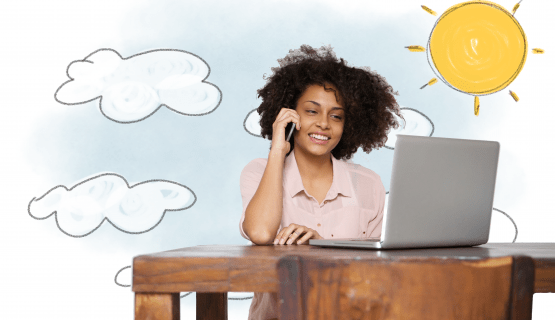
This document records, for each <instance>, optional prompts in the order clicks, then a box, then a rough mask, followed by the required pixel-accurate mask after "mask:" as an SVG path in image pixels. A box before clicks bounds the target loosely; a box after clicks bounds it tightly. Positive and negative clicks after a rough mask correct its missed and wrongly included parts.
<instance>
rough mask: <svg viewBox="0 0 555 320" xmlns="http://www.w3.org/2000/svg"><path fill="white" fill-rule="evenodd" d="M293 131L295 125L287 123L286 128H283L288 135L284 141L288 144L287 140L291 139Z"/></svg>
mask: <svg viewBox="0 0 555 320" xmlns="http://www.w3.org/2000/svg"><path fill="white" fill-rule="evenodd" d="M293 131H295V123H294V122H289V124H288V125H287V127H285V132H289V134H288V135H287V139H285V140H286V141H288V142H289V139H291V135H292V134H293Z"/></svg>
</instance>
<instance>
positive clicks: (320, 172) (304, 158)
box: [294, 148, 333, 180]
mask: <svg viewBox="0 0 555 320" xmlns="http://www.w3.org/2000/svg"><path fill="white" fill-rule="evenodd" d="M294 150H295V160H296V161H297V167H298V168H299V173H300V174H301V177H302V178H303V180H304V179H305V178H306V179H308V180H320V179H329V178H330V177H333V163H332V161H331V157H332V155H331V154H326V155H322V156H315V155H312V154H307V153H305V152H303V151H302V150H297V149H296V148H295V149H294Z"/></svg>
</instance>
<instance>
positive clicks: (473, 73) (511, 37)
mask: <svg viewBox="0 0 555 320" xmlns="http://www.w3.org/2000/svg"><path fill="white" fill-rule="evenodd" d="M519 6H520V2H519V3H517V5H515V7H514V8H513V12H512V13H511V12H509V11H507V10H506V9H505V8H503V7H502V6H500V5H498V4H496V3H493V2H490V1H476V0H474V1H467V2H462V3H459V4H457V5H454V6H452V7H450V8H449V9H447V11H445V12H444V13H443V14H442V15H441V16H440V17H439V18H438V20H437V22H436V24H435V26H434V28H433V30H432V32H431V34H430V38H429V40H428V44H427V47H426V48H423V47H421V46H417V45H411V46H408V47H406V48H408V49H409V50H410V51H411V52H426V54H427V55H428V61H429V63H430V66H431V67H432V69H433V71H434V73H435V74H436V76H437V78H439V79H440V80H441V81H443V82H444V83H445V84H447V85H448V86H450V87H451V88H453V89H455V90H458V91H461V92H464V93H467V94H470V95H472V96H474V97H475V100H474V102H475V103H474V114H475V115H478V112H479V108H480V104H479V99H478V96H481V95H487V94H492V93H495V92H498V91H500V90H503V89H505V88H506V87H507V86H509V84H511V83H512V82H513V81H514V80H515V79H516V77H517V76H518V74H519V73H520V72H521V71H522V68H523V67H524V63H525V62H526V57H527V52H528V50H529V49H528V42H527V40H526V35H525V33H524V30H523V29H522V27H521V25H520V24H519V22H518V21H517V20H516V18H515V17H514V13H515V12H516V10H517V9H518V8H519ZM422 8H423V9H424V10H426V11H427V12H429V13H432V12H433V13H435V12H434V11H433V10H432V9H430V8H428V7H426V6H422ZM532 52H533V53H540V54H541V53H543V50H542V49H539V48H534V49H533V50H532ZM433 80H435V78H434V79H433ZM436 81H437V80H436ZM434 83H435V82H434ZM432 84H433V83H431V81H430V83H428V84H427V85H424V86H423V87H422V88H424V87H426V86H430V85H432ZM422 88H421V89H422ZM510 95H511V96H512V97H513V99H514V100H515V101H518V96H517V95H516V93H514V92H512V91H511V93H510Z"/></svg>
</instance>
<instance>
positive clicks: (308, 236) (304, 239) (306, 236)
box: [297, 229, 315, 244]
mask: <svg viewBox="0 0 555 320" xmlns="http://www.w3.org/2000/svg"><path fill="white" fill-rule="evenodd" d="M314 232H315V231H314ZM314 232H313V230H312V229H308V231H307V232H306V233H305V234H304V236H303V237H302V238H300V239H299V240H298V241H297V244H303V243H305V242H307V241H308V239H312V238H314Z"/></svg>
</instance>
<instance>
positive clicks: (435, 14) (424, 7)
mask: <svg viewBox="0 0 555 320" xmlns="http://www.w3.org/2000/svg"><path fill="white" fill-rule="evenodd" d="M422 9H424V11H426V12H428V13H429V14H431V15H434V16H437V13H436V12H435V11H434V10H432V9H430V8H428V7H426V6H422Z"/></svg>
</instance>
